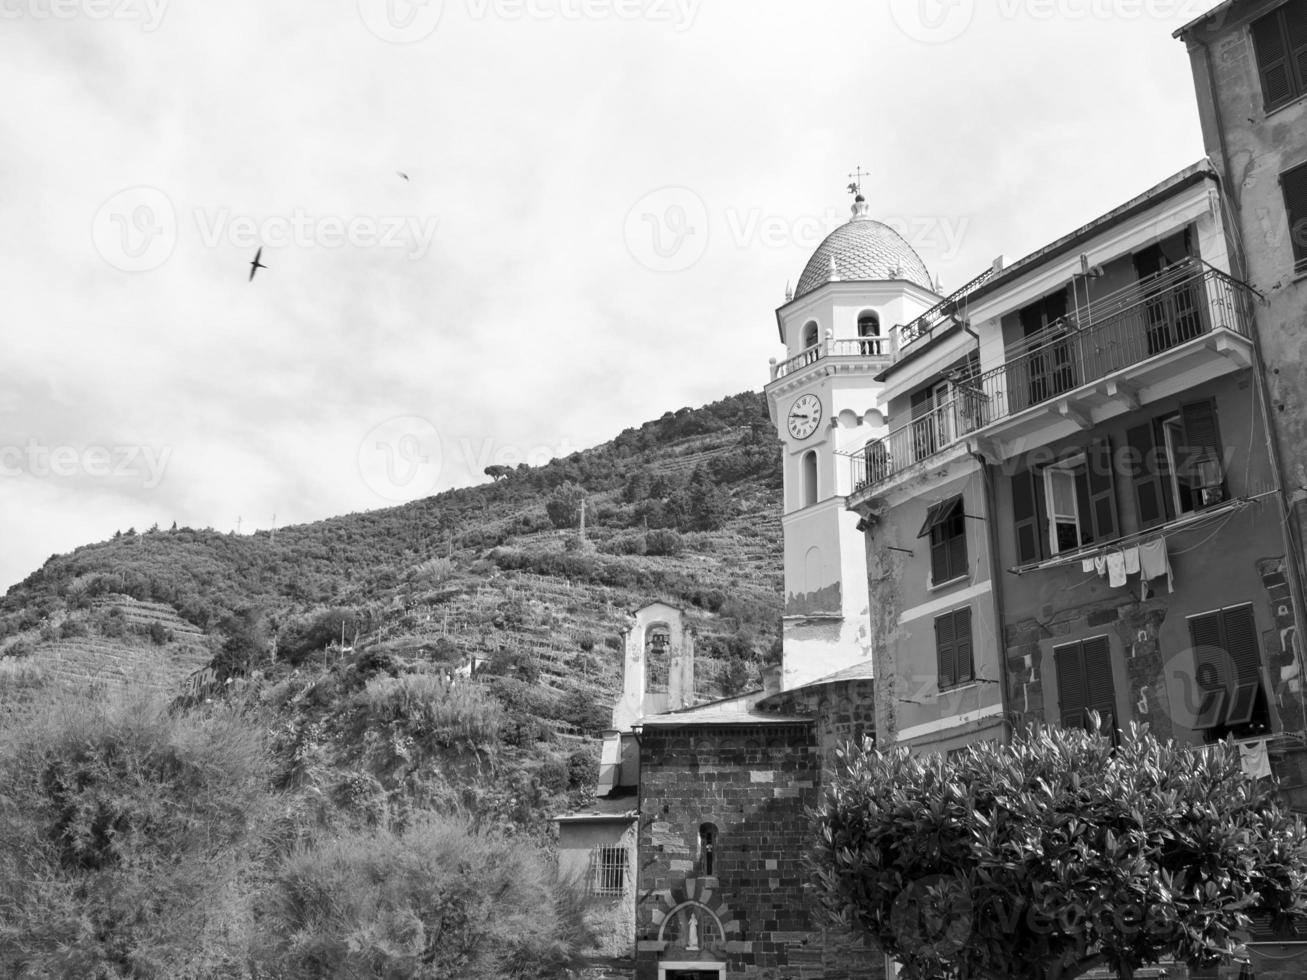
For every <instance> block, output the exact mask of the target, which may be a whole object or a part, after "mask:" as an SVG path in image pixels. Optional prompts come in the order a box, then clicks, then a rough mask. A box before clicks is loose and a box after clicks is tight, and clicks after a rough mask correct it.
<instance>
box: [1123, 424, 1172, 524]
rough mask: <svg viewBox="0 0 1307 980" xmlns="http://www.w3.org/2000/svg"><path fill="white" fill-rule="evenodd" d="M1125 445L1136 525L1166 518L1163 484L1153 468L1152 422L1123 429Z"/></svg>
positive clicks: (1153, 441) (1155, 451)
mask: <svg viewBox="0 0 1307 980" xmlns="http://www.w3.org/2000/svg"><path fill="white" fill-rule="evenodd" d="M1125 439H1126V444H1127V445H1128V446H1129V447H1130V450H1131V452H1130V456H1131V460H1130V476H1131V478H1132V479H1133V480H1134V485H1135V503H1136V504H1137V505H1138V508H1139V526H1140V527H1151V526H1153V525H1154V524H1161V523H1163V522H1164V521H1165V520H1166V517H1167V506H1166V503H1167V500H1168V499H1169V498H1168V494H1167V493H1166V486H1165V484H1164V483H1163V482H1162V475H1161V474H1160V473H1159V472H1158V471H1157V460H1158V456H1159V455H1160V454H1159V453H1158V452H1157V446H1158V443H1157V440H1156V439H1155V438H1154V435H1153V423H1151V422H1146V423H1144V424H1143V425H1136V426H1135V427H1134V428H1132V429H1129V430H1127V431H1126V434H1125Z"/></svg>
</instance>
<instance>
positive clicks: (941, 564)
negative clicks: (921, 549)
mask: <svg viewBox="0 0 1307 980" xmlns="http://www.w3.org/2000/svg"><path fill="white" fill-rule="evenodd" d="M944 532H945V528H944V527H935V528H932V529H931V532H930V581H931V582H932V583H934V584H939V583H940V582H946V581H948V580H949V579H950V578H952V577H953V576H951V575H950V574H949V571H948V552H949V541H948V538H946V537H945V536H944Z"/></svg>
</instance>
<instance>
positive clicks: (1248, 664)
mask: <svg viewBox="0 0 1307 980" xmlns="http://www.w3.org/2000/svg"><path fill="white" fill-rule="evenodd" d="M1221 626H1222V629H1223V631H1224V633H1225V652H1226V653H1227V654H1229V656H1230V659H1231V660H1232V661H1234V672H1235V676H1236V678H1237V680H1236V683H1235V687H1234V694H1233V696H1232V697H1231V699H1230V703H1229V707H1228V709H1227V712H1226V719H1225V720H1226V724H1228V725H1246V724H1248V722H1250V721H1252V717H1253V712H1254V710H1255V709H1256V708H1257V702H1258V700H1259V699H1260V695H1261V691H1262V654H1261V649H1260V647H1259V646H1258V643H1257V623H1256V621H1255V620H1254V619H1253V607H1252V606H1251V605H1248V606H1236V607H1234V608H1233V609H1224V610H1222V612H1221Z"/></svg>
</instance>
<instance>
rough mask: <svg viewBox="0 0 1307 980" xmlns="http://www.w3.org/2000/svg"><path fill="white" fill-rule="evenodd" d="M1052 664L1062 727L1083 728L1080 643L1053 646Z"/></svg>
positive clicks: (1082, 672)
mask: <svg viewBox="0 0 1307 980" xmlns="http://www.w3.org/2000/svg"><path fill="white" fill-rule="evenodd" d="M1053 666H1054V668H1055V669H1056V670H1057V698H1058V702H1059V703H1060V704H1061V706H1062V727H1063V728H1084V727H1085V720H1086V719H1085V706H1086V698H1085V668H1084V662H1083V659H1082V657H1081V652H1080V644H1079V643H1071V644H1068V645H1067V646H1061V647H1054V648H1053Z"/></svg>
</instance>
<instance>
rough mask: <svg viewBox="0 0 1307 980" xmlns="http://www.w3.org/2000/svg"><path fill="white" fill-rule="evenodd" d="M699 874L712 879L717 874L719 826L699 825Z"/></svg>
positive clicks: (711, 824)
mask: <svg viewBox="0 0 1307 980" xmlns="http://www.w3.org/2000/svg"><path fill="white" fill-rule="evenodd" d="M699 873H700V874H701V875H704V876H705V877H710V876H712V875H715V874H716V873H717V825H716V824H714V823H701V824H699Z"/></svg>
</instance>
